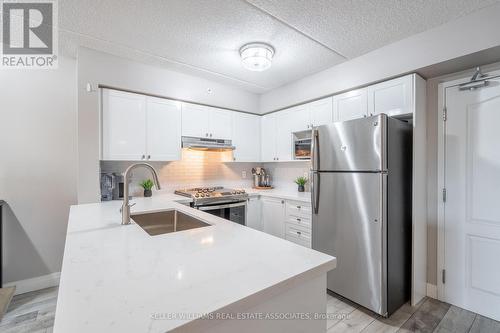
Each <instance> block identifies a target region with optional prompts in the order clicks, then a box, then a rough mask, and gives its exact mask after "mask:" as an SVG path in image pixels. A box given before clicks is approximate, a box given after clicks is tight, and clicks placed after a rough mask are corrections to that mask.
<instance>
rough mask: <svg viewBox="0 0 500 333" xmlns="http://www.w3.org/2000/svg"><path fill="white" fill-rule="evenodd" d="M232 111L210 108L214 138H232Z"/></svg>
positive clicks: (212, 135)
mask: <svg viewBox="0 0 500 333" xmlns="http://www.w3.org/2000/svg"><path fill="white" fill-rule="evenodd" d="M232 113H233V112H232V111H228V110H222V109H216V108H210V131H209V133H208V136H209V137H210V138H212V139H231V134H232V117H231V114H232Z"/></svg>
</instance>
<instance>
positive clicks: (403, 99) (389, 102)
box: [367, 75, 413, 116]
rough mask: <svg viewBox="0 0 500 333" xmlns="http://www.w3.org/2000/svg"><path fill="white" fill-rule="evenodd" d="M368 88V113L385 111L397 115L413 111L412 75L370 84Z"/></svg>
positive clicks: (390, 114) (389, 114)
mask: <svg viewBox="0 0 500 333" xmlns="http://www.w3.org/2000/svg"><path fill="white" fill-rule="evenodd" d="M367 89H368V113H369V114H370V115H376V114H379V113H385V114H387V115H388V116H398V115H403V114H409V113H412V112H413V107H412V105H413V75H407V76H404V77H400V78H397V79H394V80H390V81H386V82H382V83H379V84H375V85H373V86H370V87H368V88H367Z"/></svg>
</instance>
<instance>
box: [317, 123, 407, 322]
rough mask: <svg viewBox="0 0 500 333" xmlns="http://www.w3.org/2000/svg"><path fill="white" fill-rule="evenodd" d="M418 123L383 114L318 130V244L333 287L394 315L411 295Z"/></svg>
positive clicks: (381, 311)
mask: <svg viewBox="0 0 500 333" xmlns="http://www.w3.org/2000/svg"><path fill="white" fill-rule="evenodd" d="M411 133H412V126H411V125H410V124H408V123H406V122H403V121H400V120H397V119H393V118H390V117H387V116H386V115H383V114H381V115H377V116H373V117H367V118H362V119H357V120H350V121H345V122H338V123H333V124H329V125H324V126H319V127H317V128H316V129H314V130H313V134H312V156H311V160H312V174H311V197H312V198H311V199H312V206H313V207H312V208H313V223H312V247H313V248H314V249H316V250H318V251H320V252H324V253H327V254H330V255H333V256H335V257H336V258H337V267H336V268H335V269H334V270H332V271H330V272H329V273H328V277H327V288H328V289H329V290H331V291H333V292H335V293H337V294H339V295H341V296H344V297H345V298H347V299H349V300H351V301H353V302H355V303H358V304H360V305H362V306H363V307H366V308H368V309H370V310H372V311H374V312H376V313H378V314H381V315H383V316H388V315H390V314H391V313H392V312H394V311H395V310H397V309H398V308H399V307H400V306H401V305H402V304H404V303H405V302H407V301H408V300H409V298H410V285H411V265H410V262H411V208H412V206H411V205H412V204H411V202H412V201H411V196H412V194H411V193H412V192H411V191H412V190H411V184H412V135H411Z"/></svg>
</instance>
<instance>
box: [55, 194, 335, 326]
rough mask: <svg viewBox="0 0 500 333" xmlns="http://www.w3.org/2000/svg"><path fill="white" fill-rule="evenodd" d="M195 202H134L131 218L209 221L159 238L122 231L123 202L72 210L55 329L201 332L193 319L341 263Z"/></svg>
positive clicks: (258, 298)
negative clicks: (171, 215) (175, 215)
mask: <svg viewBox="0 0 500 333" xmlns="http://www.w3.org/2000/svg"><path fill="white" fill-rule="evenodd" d="M189 201H190V200H189V199H187V198H185V197H180V196H177V195H174V194H161V195H155V196H153V197H152V198H134V199H133V201H132V202H135V203H136V205H135V206H133V207H132V209H131V211H132V214H134V213H139V212H141V213H142V212H155V211H161V210H168V209H177V210H179V211H182V212H184V213H186V214H189V215H192V216H194V217H198V218H200V219H202V220H204V221H205V222H207V223H209V224H210V226H208V227H203V228H199V229H192V230H187V231H180V232H175V233H170V234H163V235H158V236H149V235H148V234H147V233H146V232H145V231H144V230H142V229H141V227H140V226H139V225H137V224H135V223H132V224H130V225H121V224H120V221H121V215H120V213H119V208H120V205H121V202H120V201H110V202H104V203H96V204H86V205H77V206H72V207H71V210H70V216H69V224H68V231H67V238H66V245H65V251H64V259H63V267H62V272H61V281H60V287H59V297H58V302H57V310H56V319H55V326H54V332H56V333H62V332H72V333H79V332H103V331H106V332H166V331H173V330H180V331H191V330H193V331H196V330H198V331H203V327H204V326H203V325H208V324H209V323H208V322H209V320H203V319H200V318H198V317H196V314H208V313H214V312H217V311H221V310H224V311H225V312H227V311H232V310H236V309H239V310H241V309H245V308H246V307H247V306H248V307H250V306H252V305H255V304H256V303H258V302H265V301H266V300H267V299H269V297H270V295H277V294H279V293H282V292H285V291H286V290H290V289H291V288H294V287H295V286H297V285H300V283H302V282H305V281H310V280H311V279H315V278H316V277H318V276H321V275H324V274H326V272H327V271H329V270H331V269H333V268H334V267H335V265H336V259H335V258H333V257H331V256H328V255H326V254H323V253H319V252H317V251H314V250H310V249H307V248H305V247H302V246H300V245H296V244H294V243H291V242H289V241H286V240H283V239H280V238H276V237H273V236H271V235H268V234H265V233H262V232H259V231H256V230H253V229H251V228H247V227H244V226H241V225H238V224H236V223H232V222H229V221H227V220H224V219H221V218H218V217H216V216H212V215H210V214H207V213H205V212H202V211H198V210H196V209H193V208H190V207H189V206H186V205H183V204H181V203H179V202H182V203H188V202H189ZM325 288H326V285H325ZM192 316H194V317H192Z"/></svg>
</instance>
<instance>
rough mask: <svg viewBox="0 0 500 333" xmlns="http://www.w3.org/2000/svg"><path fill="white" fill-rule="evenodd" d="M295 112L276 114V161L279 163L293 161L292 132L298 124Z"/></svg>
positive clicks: (285, 111) (288, 111) (286, 111)
mask: <svg viewBox="0 0 500 333" xmlns="http://www.w3.org/2000/svg"><path fill="white" fill-rule="evenodd" d="M293 113H294V111H293V110H284V111H280V112H277V113H276V159H277V160H278V161H291V160H292V132H294V130H295V129H296V128H295V127H294V126H295V125H296V124H297V122H296V119H294V115H293Z"/></svg>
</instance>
